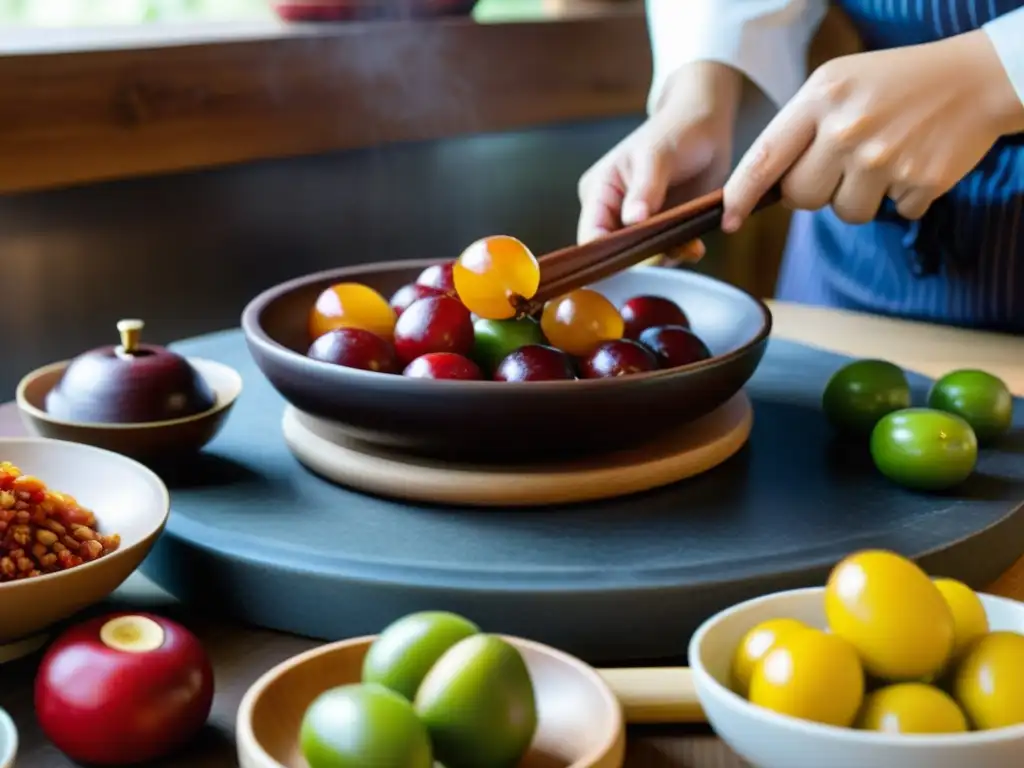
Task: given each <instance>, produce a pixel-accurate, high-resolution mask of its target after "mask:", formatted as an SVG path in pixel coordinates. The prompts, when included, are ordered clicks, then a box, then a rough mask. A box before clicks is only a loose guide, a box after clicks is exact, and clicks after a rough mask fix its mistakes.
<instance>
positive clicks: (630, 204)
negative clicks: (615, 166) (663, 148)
mask: <svg viewBox="0 0 1024 768" xmlns="http://www.w3.org/2000/svg"><path fill="white" fill-rule="evenodd" d="M630 170H631V173H630V175H629V185H628V187H627V189H626V195H625V197H624V198H623V200H622V213H621V219H622V223H623V224H624V225H626V226H629V225H630V224H638V223H640V222H641V221H644V220H645V219H648V218H650V217H651V215H652V214H654V213H656V212H657V211H660V210H661V207H662V205H664V204H665V194H666V193H667V192H668V170H667V168H666V162H665V154H664V153H663V152H658V151H655V152H641V153H639V154H638V155H636V156H634V157H633V159H632V168H631V169H630Z"/></svg>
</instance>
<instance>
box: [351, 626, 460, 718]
mask: <svg viewBox="0 0 1024 768" xmlns="http://www.w3.org/2000/svg"><path fill="white" fill-rule="evenodd" d="M479 632H480V628H479V627H478V626H477V625H476V624H474V623H473V622H471V621H469V620H467V619H464V618H462V617H461V616H457V615H455V614H454V613H445V612H444V611H423V612H422V613H412V614H409V615H408V616H405V617H404V618H401V619H399V620H398V621H396V622H394V623H393V624H391V625H390V626H388V627H387V628H386V629H385V630H384V631H383V632H381V633H380V636H379V637H378V638H377V639H376V641H374V643H373V645H371V646H370V650H369V651H368V652H367V654H366V658H365V659H364V660H363V682H364V683H379V684H380V685H383V686H385V687H386V688H390V689H391V690H392V691H394V692H395V693H398V694H401V695H402V696H404V697H405V698H407V699H408V700H409V701H412V700H413V699H414V698H416V691H417V689H418V688H419V687H420V683H421V682H422V681H423V678H424V677H426V675H427V672H429V671H430V668H431V667H432V666H434V662H436V661H437V660H438V659H439V658H441V656H442V655H444V653H445V651H447V650H448V649H449V648H451V647H452V646H453V645H455V644H456V643H457V642H459V641H460V640H464V639H465V638H467V637H469V636H470V635H475V634H478V633H479Z"/></svg>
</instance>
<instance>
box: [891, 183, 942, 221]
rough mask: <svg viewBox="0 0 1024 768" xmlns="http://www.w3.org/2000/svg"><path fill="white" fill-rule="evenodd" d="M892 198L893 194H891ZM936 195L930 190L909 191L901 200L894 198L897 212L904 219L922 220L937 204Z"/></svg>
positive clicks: (917, 189) (915, 189)
mask: <svg viewBox="0 0 1024 768" xmlns="http://www.w3.org/2000/svg"><path fill="white" fill-rule="evenodd" d="M890 197H892V194H890ZM935 197H936V196H935V193H934V191H932V190H930V189H924V188H920V187H917V188H913V189H910V190H907V191H906V192H905V193H904V194H903V195H901V196H900V197H899V199H896V198H893V199H894V200H895V202H896V211H897V212H898V213H899V215H900V216H902V217H903V218H904V219H909V220H911V221H914V220H916V219H920V218H922V217H923V216H924V215H925V214H926V213H927V212H928V209H929V208H930V207H931V205H932V203H934V202H935Z"/></svg>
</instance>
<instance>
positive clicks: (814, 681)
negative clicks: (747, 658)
mask: <svg viewBox="0 0 1024 768" xmlns="http://www.w3.org/2000/svg"><path fill="white" fill-rule="evenodd" d="M749 699H750V703H751V704H756V705H757V706H759V707H764V708H765V709H769V710H771V711H773V712H777V713H779V714H782V715H789V716H790V717H797V718H800V719H801V720H809V721H812V722H815V723H822V724H825V725H834V726H838V727H841V728H846V727H849V726H850V725H852V724H853V722H854V719H855V718H856V716H857V711H858V710H859V709H860V706H861V702H862V701H863V699H864V671H863V669H862V668H861V665H860V661H859V660H858V658H857V653H856V651H855V650H854V649H853V646H851V645H850V644H849V643H847V642H846V641H845V640H843V639H842V638H841V637H837V636H836V635H830V634H828V633H827V632H822V631H821V630H819V629H811V628H807V629H805V630H804V631H802V632H791V633H789V634H787V635H786V636H785V637H781V638H779V640H778V641H777V642H776V644H775V647H774V648H772V649H771V650H770V651H769V652H768V653H767V654H766V655H765V656H764V658H762V659H761V661H760V662H759V663H758V664H757V665H755V667H754V672H753V675H752V677H751V680H750V697H749Z"/></svg>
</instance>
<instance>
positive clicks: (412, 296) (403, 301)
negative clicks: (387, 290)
mask: <svg viewBox="0 0 1024 768" xmlns="http://www.w3.org/2000/svg"><path fill="white" fill-rule="evenodd" d="M431 296H444V291H442V290H441V289H440V288H431V287H430V286H429V285H420V284H419V283H409V284H408V285H403V286H402V287H401V288H399V289H398V290H397V291H395V295H394V296H392V297H391V308H392V309H393V310H395V314H396V315H397V316H398V317H401V316H402V313H403V312H405V310H407V309H408V308H409V305H410V304H412V303H413V302H414V301H419V300H420V299H427V298H429V297H431Z"/></svg>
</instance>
